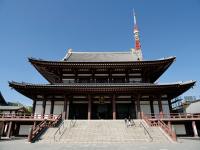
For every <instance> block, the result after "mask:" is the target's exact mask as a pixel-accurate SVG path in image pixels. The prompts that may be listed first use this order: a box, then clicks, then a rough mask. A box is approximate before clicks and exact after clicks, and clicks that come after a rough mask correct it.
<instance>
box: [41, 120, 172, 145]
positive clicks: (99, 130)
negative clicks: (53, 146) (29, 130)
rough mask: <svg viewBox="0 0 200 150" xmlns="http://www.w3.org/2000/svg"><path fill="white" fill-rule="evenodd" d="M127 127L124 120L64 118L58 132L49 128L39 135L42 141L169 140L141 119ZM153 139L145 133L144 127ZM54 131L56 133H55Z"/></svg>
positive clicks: (135, 141)
mask: <svg viewBox="0 0 200 150" xmlns="http://www.w3.org/2000/svg"><path fill="white" fill-rule="evenodd" d="M134 123H135V125H134V126H130V127H127V126H126V124H125V122H124V120H76V121H74V122H73V123H72V121H70V120H65V121H64V123H63V124H64V125H63V127H62V129H60V134H58V132H57V133H56V131H57V130H58V128H49V129H48V130H47V131H46V132H45V133H44V134H43V135H42V136H41V137H40V140H39V142H42V143H55V142H58V143H138V142H140V143H142V142H159V143H160V142H169V140H168V139H167V137H166V135H165V134H164V133H163V132H162V130H161V129H160V128H159V127H149V126H148V125H147V124H146V123H145V122H144V121H143V120H134ZM141 123H142V124H143V126H144V127H145V128H146V129H147V131H148V132H149V134H150V136H151V137H152V139H153V140H151V138H150V136H149V135H148V134H147V132H146V130H145V129H144V127H143V126H142V125H141ZM55 133H56V134H55ZM55 135H56V136H55Z"/></svg>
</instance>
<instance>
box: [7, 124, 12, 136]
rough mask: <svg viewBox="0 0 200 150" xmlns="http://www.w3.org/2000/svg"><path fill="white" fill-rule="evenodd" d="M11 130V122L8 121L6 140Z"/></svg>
mask: <svg viewBox="0 0 200 150" xmlns="http://www.w3.org/2000/svg"><path fill="white" fill-rule="evenodd" d="M11 129H12V121H10V122H9V125H8V132H7V135H6V137H8V138H10V135H11Z"/></svg>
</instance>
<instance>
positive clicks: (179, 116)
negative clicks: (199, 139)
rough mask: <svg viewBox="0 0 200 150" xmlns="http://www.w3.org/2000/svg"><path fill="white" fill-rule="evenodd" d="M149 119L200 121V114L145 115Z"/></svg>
mask: <svg viewBox="0 0 200 150" xmlns="http://www.w3.org/2000/svg"><path fill="white" fill-rule="evenodd" d="M145 116H147V117H148V118H149V119H198V118H199V119H200V113H195V114H193V113H170V114H163V113H161V114H145Z"/></svg>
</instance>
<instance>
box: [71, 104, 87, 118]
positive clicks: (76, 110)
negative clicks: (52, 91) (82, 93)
mask: <svg viewBox="0 0 200 150" xmlns="http://www.w3.org/2000/svg"><path fill="white" fill-rule="evenodd" d="M69 110H70V111H69V119H87V118H88V116H87V115H88V104H74V103H72V104H71V105H70V109H69Z"/></svg>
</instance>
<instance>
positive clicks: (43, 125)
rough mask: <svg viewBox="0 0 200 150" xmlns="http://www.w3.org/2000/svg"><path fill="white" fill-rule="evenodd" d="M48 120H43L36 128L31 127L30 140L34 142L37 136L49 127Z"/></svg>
mask: <svg viewBox="0 0 200 150" xmlns="http://www.w3.org/2000/svg"><path fill="white" fill-rule="evenodd" d="M47 126H48V122H47V120H46V119H45V120H43V121H42V122H41V123H40V124H38V125H37V126H36V127H35V128H34V127H32V128H31V129H30V133H29V137H28V142H34V141H35V140H36V138H37V137H38V136H39V135H41V134H42V132H43V131H44V130H45V129H46V128H47Z"/></svg>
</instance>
